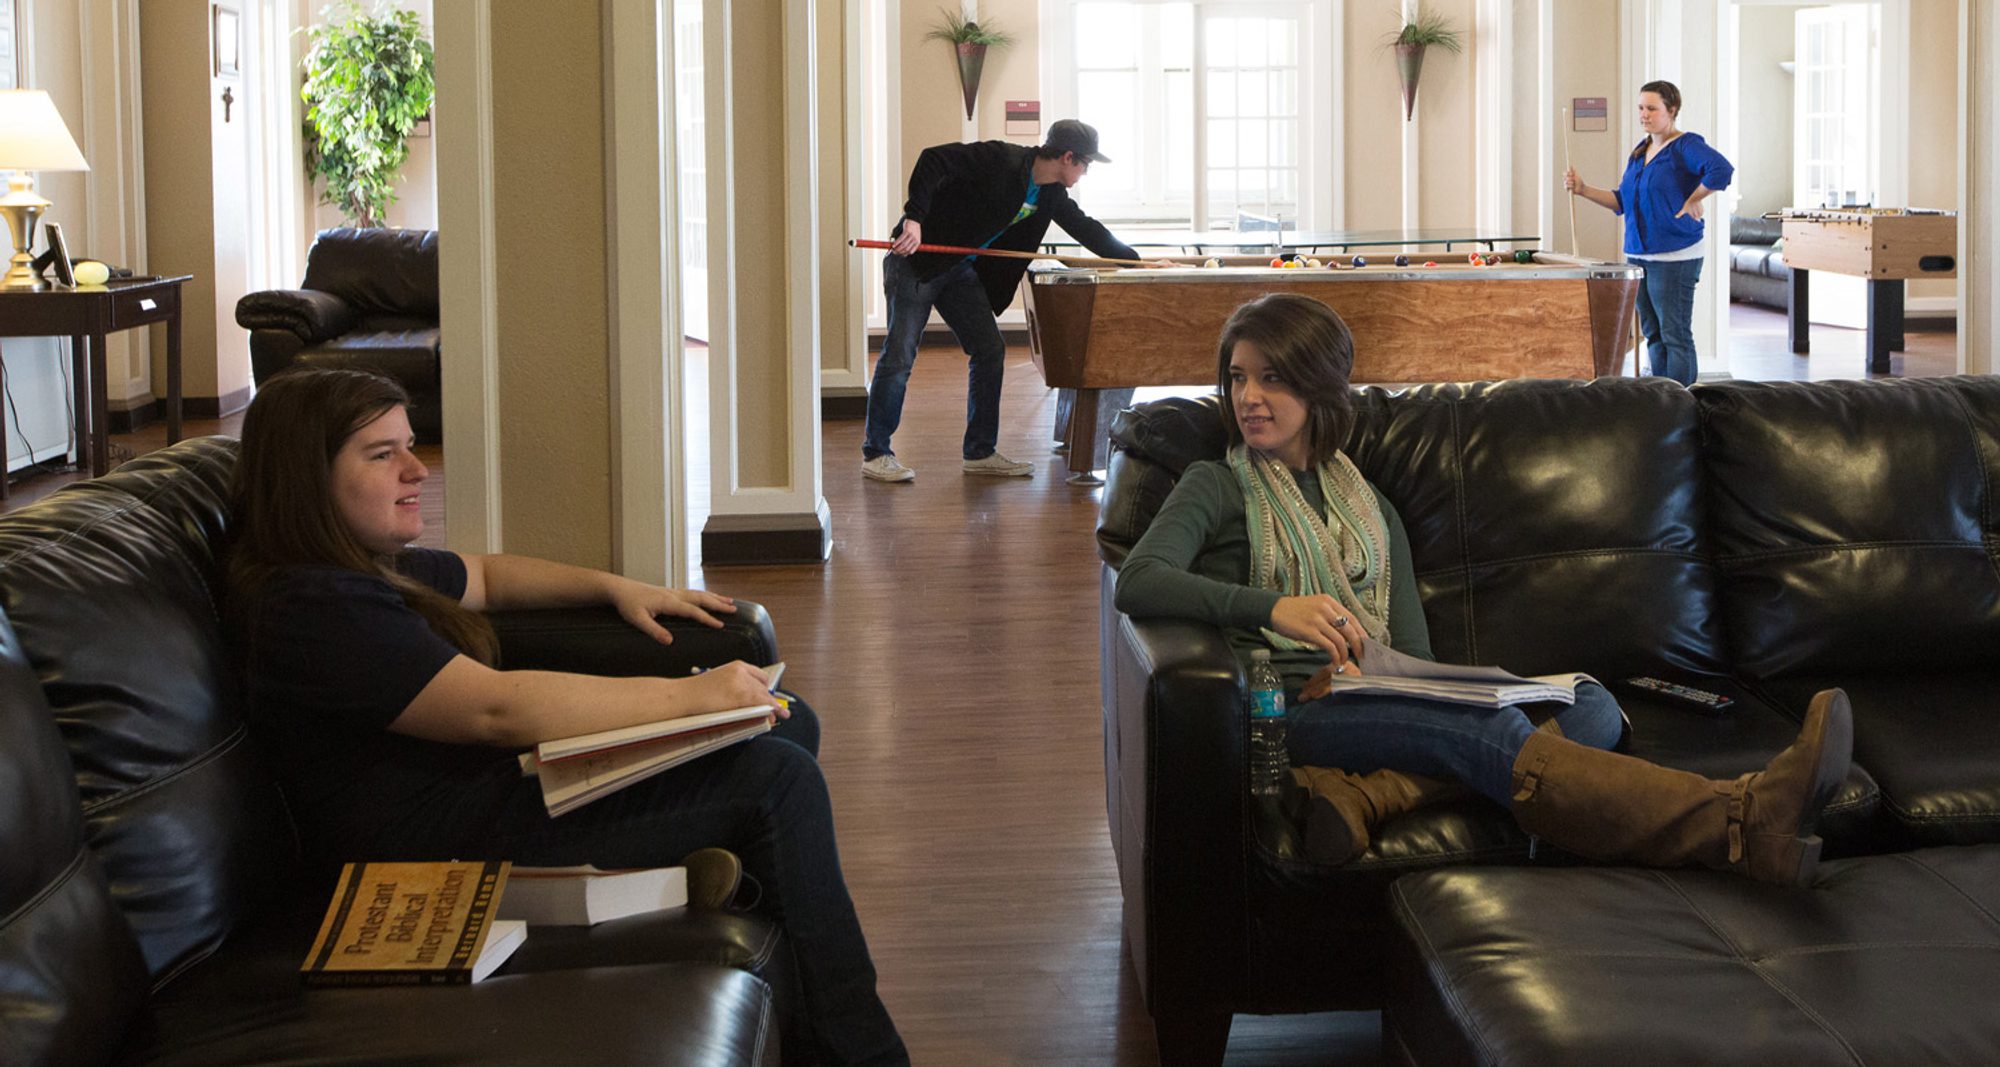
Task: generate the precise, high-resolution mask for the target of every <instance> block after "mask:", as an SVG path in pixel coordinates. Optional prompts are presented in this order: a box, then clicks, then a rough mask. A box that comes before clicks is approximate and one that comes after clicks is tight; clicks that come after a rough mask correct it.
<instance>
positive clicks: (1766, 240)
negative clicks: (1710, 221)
mask: <svg viewBox="0 0 2000 1067" xmlns="http://www.w3.org/2000/svg"><path fill="white" fill-rule="evenodd" d="M1784 236H1785V224H1784V221H1783V220H1782V219H1763V218H1746V217H1744V216H1742V215H1731V216H1729V299H1731V300H1742V301H1746V302H1748V303H1752V304H1761V305H1763V306H1764V307H1768V308H1776V309H1777V310H1779V311H1784V310H1786V309H1787V308H1788V307H1789V306H1790V305H1789V303H1788V300H1789V299H1790V287H1791V278H1792V271H1791V268H1790V267H1787V266H1785V253H1784V252H1783V250H1781V249H1779V248H1778V241H1779V240H1780V239H1781V238H1783V237H1784Z"/></svg>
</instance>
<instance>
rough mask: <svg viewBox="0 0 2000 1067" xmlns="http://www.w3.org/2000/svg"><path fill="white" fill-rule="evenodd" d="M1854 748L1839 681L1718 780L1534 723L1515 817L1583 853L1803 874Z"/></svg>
mask: <svg viewBox="0 0 2000 1067" xmlns="http://www.w3.org/2000/svg"><path fill="white" fill-rule="evenodd" d="M1853 751H1854V717H1853V713H1852V711H1851V710H1850V709H1849V708H1848V704H1847V694H1846V693H1843V692H1841V691H1840V690H1838V689H1828V690H1824V691H1822V692H1821V693H1820V694H1819V695H1818V696H1815V697H1813V700H1812V705H1811V706H1810V707H1809V708H1808V709H1807V711H1806V721H1805V726H1804V728H1802V729H1801V730H1800V731H1799V736H1798V740H1796V741H1793V742H1792V744H1791V747H1789V748H1787V749H1785V750H1784V751H1783V752H1780V753H1778V755H1777V756H1776V757H1775V758H1773V759H1772V760H1771V762H1770V764H1769V765H1767V766H1766V767H1765V768H1764V769H1763V770H1761V771H1758V772H1756V773H1754V774H1746V775H1744V776H1742V777H1741V778H1738V779H1736V780H1735V781H1729V782H1724V781H1716V780H1714V779H1710V778H1703V777H1701V776H1700V775H1697V774H1690V773H1688V772H1686V771H1676V770H1670V769H1668V768H1666V767H1661V766H1658V765H1656V764H1652V763H1647V762H1646V761H1645V760H1640V759H1634V758H1632V757H1630V756H1623V755H1619V754H1618V753H1616V752H1605V751H1602V750H1600V749H1594V748H1586V747H1584V746H1582V745H1578V744H1574V743H1572V742H1569V741H1564V740H1562V739H1561V738H1560V737H1557V736H1556V735H1554V734H1551V733H1544V732H1539V731H1538V732H1537V733H1535V734H1534V735H1533V736H1531V737H1529V738H1528V743H1527V744H1526V745H1523V746H1522V747H1521V753H1520V755H1519V756H1517V757H1515V759H1514V821H1515V822H1518V823H1520V824H1521V828H1522V829H1523V830H1526V831H1528V832H1529V833H1531V834H1534V835H1536V836H1538V837H1543V838H1546V839H1548V841H1549V842H1550V843H1552V844H1554V845H1557V846H1559V847H1561V848H1564V849H1567V850H1569V851H1571V852H1574V853H1576V854H1578V855H1580V856H1587V857H1589V858H1591V859H1598V860H1613V861H1629V862H1633V863H1642V864H1646V865H1648V866H1654V867H1676V866H1684V865H1687V864H1700V865H1702V866H1704V867H1713V868H1716V869H1718V870H1724V869H1726V870H1733V871H1737V872H1739V873H1741V874H1744V875H1747V876H1749V877H1751V878H1754V879H1756V880H1757V881H1760V882H1782V883H1788V884H1792V885H1809V884H1811V882H1812V879H1813V874H1814V872H1815V871H1816V870H1817V868H1818V864H1819V850H1820V839H1819V837H1818V836H1817V835H1816V834H1814V832H1813V831H1814V829H1815V828H1816V827H1817V826H1818V823H1819V813H1820V810H1821V809H1822V808H1825V807H1826V805H1827V802H1828V801H1830V800H1832V799H1833V794H1834V793H1835V792H1836V791H1837V790H1838V789H1839V788H1840V783H1841V782H1842V781H1843V780H1844V779H1845V778H1846V777H1847V768H1848V762H1849V760H1850V759H1851V758H1852V756H1853Z"/></svg>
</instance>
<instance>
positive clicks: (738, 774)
mask: <svg viewBox="0 0 2000 1067" xmlns="http://www.w3.org/2000/svg"><path fill="white" fill-rule="evenodd" d="M408 406H409V397H408V396H407V395H406V394H405V393H404V392H403V390H402V388H401V387H400V386H398V385H396V384H395V383H394V382H391V381H389V380H388V379H385V378H381V377H377V376H375V375H372V374H366V373H362V372H358V371H346V370H300V371H293V372H290V373H287V374H283V375H280V376H278V377H275V378H272V379H271V380H270V381H268V382H266V383H264V385H263V386H262V387H261V388H260V389H259V391H258V393H257V397H256V399H255V401H254V402H252V404H251V405H250V410H249V412H248V414H247V415H245V417H244V420H243V448H242V458H241V461H240V463H239V464H238V466H237V469H236V473H235V479H234V482H233V485H232V494H231V495H232V512H233V514H232V516H231V524H232V535H233V541H232V543H231V546H230V549H229V554H228V560H227V582H228V589H227V592H226V597H225V603H226V604H227V612H228V615H229V622H230V625H231V629H232V631H233V633H234V634H235V636H236V638H237V640H238V642H239V648H240V652H241V658H242V661H243V667H244V671H245V676H246V681H247V690H248V695H249V700H250V720H251V724H252V730H253V731H254V733H255V734H256V735H257V737H258V738H259V740H260V741H261V742H262V743H264V744H265V745H266V746H267V747H268V748H269V749H270V750H271V751H272V752H273V753H274V754H275V755H276V757H277V758H278V760H279V761H280V762H281V764H282V765H283V767H284V772H285V773H284V780H285V782H286V784H287V789H286V794H287V797H288V798H289V800H290V801H291V804H292V807H293V810H294V814H295V815H296V817H297V818H298V820H299V823H300V825H301V829H302V830H303V831H304V838H305V840H306V842H307V843H308V847H309V848H311V849H312V850H313V851H314V852H315V853H317V854H318V855H319V856H320V857H322V858H325V859H331V860H353V859H369V860H395V859H444V858H462V859H504V860H513V861H516V862H520V863H527V864H541V865H569V864H582V863H594V864H597V865H598V866H601V867H647V866H662V865H668V864H673V863H676V862H678V861H679V859H680V858H681V857H682V856H685V855H687V854H688V853H690V852H693V851H695V850H698V849H703V848H710V847H723V848H727V849H731V850H733V851H734V852H736V853H737V854H739V855H740V856H741V857H742V865H743V870H744V871H745V872H746V873H747V874H748V875H750V876H753V877H754V878H755V879H757V881H758V882H759V884H760V885H761V888H762V891H763V892H762V901H761V905H760V907H761V909H762V910H766V911H768V912H770V913H771V914H772V915H773V916H774V917H775V918H777V919H778V920H779V921H781V922H782V923H783V925H784V927H785V931H786V937H787V940H788V941H789V942H790V943H791V945H792V947H793V951H794V953H795V955H796V956H797V959H798V973H799V976H800V985H801V987H802V988H801V993H802V999H803V1001H804V1003H803V1006H802V1016H803V1019H804V1021H805V1023H806V1024H807V1027H808V1028H809V1029H810V1031H811V1035H812V1037H813V1039H814V1042H815V1043H816V1044H817V1046H818V1050H817V1051H818V1053H819V1054H820V1056H821V1057H823V1058H824V1059H825V1060H826V1061H827V1062H832V1063H871V1064H874V1063H879V1064H897V1063H908V1062H909V1057H908V1055H907V1053H906V1052H905V1051H904V1049H903V1044H902V1040H901V1038H900V1037H898V1036H897V1033H896V1028H895V1025H894V1024H893V1023H892V1022H891V1021H890V1019H889V1015H888V1012H887V1010H886V1009H884V1008H883V1006H882V1002H881V1000H880V998H879V997H877V995H876V992H875V969H874V965H873V964H872V963H871V962H870V960H869V956H868V947H867V943H866V941H865V939H864V938H863V936H862V933H861V927H860V924H859V922H858V921H857V919H856V918H855V914H854V905H853V902H852V900H851V899H850V898H849V897H848V893H847V888H846V884H845V882H844V881H843V879H842V877H841V872H840V859H839V854H838V852H837V850H836V848H835V845H834V837H833V817H832V810H831V807H830V805H829V802H828V798H827V792H826V782H825V780H824V779H823V778H822V777H821V776H820V771H819V764H818V763H817V762H816V761H815V760H814V756H813V754H814V752H816V751H817V748H818V723H817V720H816V718H815V717H814V716H813V714H812V712H811V710H810V709H809V708H807V707H806V706H805V705H804V704H803V703H802V702H796V701H795V702H793V703H792V706H791V713H790V717H789V718H788V719H787V720H786V721H784V722H782V723H780V724H779V725H778V727H777V728H776V729H774V730H773V731H771V732H770V733H769V734H766V735H764V736H761V737H758V738H755V739H752V740H750V741H748V742H744V743H742V744H738V745H733V746H730V747H728V748H726V749H723V750H720V751H717V752H714V753H711V754H709V755H707V756H704V757H703V758H701V759H698V760H695V761H693V762H690V763H687V764H684V765H682V766H680V767H676V768H673V769H671V770H668V771H666V772H665V773H663V774H660V775H657V776H655V777H653V778H649V779H647V780H645V781H643V782H639V783H636V784H634V785H632V786H629V787H627V788H625V789H623V790H620V791H619V792H617V793H614V794H612V795H610V796H607V797H604V798H603V799H600V800H598V801H595V802H593V803H591V804H589V805H587V806H585V807H583V808H579V809H577V810H575V811H572V812H569V813H567V814H565V815H564V816H563V817H562V818H561V819H559V820H558V819H551V818H550V816H549V815H548V813H547V811H546V809H545V808H544V806H543V804H542V799H541V793H540V790H539V789H538V787H537V786H536V785H535V783H534V780H533V779H529V778H524V777H522V775H521V771H520V766H519V763H518V762H517V760H516V756H517V754H518V753H519V752H520V751H521V750H523V749H525V748H527V747H529V746H531V745H533V744H535V743H536V742H539V741H544V740H548V739H551V738H556V737H565V736H571V735H576V734H582V733H590V732H593V731H597V730H607V729H612V728H616V727H620V726H629V725H634V724H637V723H641V722H649V721H653V720H657V719H662V718H673V717H677V716H683V715H692V714H699V713H702V712H711V711H721V710H726V709H729V708H737V707H744V706H748V705H752V704H762V703H766V702H768V698H767V694H768V691H769V683H768V679H767V678H766V677H765V675H764V673H763V671H761V670H760V669H758V668H757V667H754V666H752V665H750V664H747V663H742V662H735V663H730V664H727V665H725V666H722V667H718V668H716V669H714V670H710V671H707V672H705V673H702V674H699V675H695V676H693V677H689V678H672V679H669V678H603V677H595V676H590V675H580V674H566V673H560V672H554V671H533V670H503V669H499V668H497V667H496V665H495V663H494V658H495V656H494V654H495V649H496V641H495V638H494V634H493V629H492V627H491V625H489V624H488V623H487V621H486V620H485V618H484V617H483V616H482V615H481V614H480V613H481V612H482V611H485V610H488V609H501V608H538V607H558V606H564V605H582V604H610V605H613V606H615V607H616V608H617V610H618V612H619V614H620V615H622V616H623V617H624V618H625V619H626V620H627V621H628V622H630V623H631V624H632V625H633V626H635V627H637V628H638V629H640V630H641V631H644V632H645V633H647V634H650V635H652V636H653V637H654V639H656V640H659V641H662V642H668V641H671V640H672V636H671V635H670V634H669V633H668V631H667V630H666V629H665V628H664V627H662V626H660V624H659V622H658V621H657V617H658V616H662V615H668V616H678V617H683V618H690V619H694V620H697V621H700V622H703V623H706V624H709V625H714V626H720V625H721V623H720V622H719V621H718V620H717V619H716V618H715V615H716V614H718V613H721V614H726V613H729V612H733V611H734V610H735V605H734V604H733V603H732V602H731V601H730V600H729V598H727V597H722V596H717V595H715V594H713V593H707V592H699V591H679V590H672V589H663V588H660V587H657V586H652V585H647V584H645V583H643V582H637V581H633V580H631V579H628V578H623V577H620V576H618V575H613V574H607V573H605V572H603V571H595V570H590V569H587V568H583V567H572V566H567V565H564V564H559V563H552V562H549V561H546V560H538V559H531V558H528V557H524V556H508V555H462V554H459V553H456V552H446V551H441V550H431V549H417V548H410V547H408V546H409V543H410V542H411V541H413V540H415V539H416V537H417V536H418V535H419V534H420V533H421V532H422V531H423V516H422V512H421V507H420V505H421V500H420V493H421V488H422V486H423V482H424V480H425V478H426V477H428V474H429V472H428V470H426V468H425V467H424V464H423V463H422V461H420V460H419V459H418V458H417V457H416V455H415V454H414V453H413V452H412V451H411V447H412V445H413V443H414V438H413V437H412V435H411V432H410V423H409V417H408V413H407V408H408Z"/></svg>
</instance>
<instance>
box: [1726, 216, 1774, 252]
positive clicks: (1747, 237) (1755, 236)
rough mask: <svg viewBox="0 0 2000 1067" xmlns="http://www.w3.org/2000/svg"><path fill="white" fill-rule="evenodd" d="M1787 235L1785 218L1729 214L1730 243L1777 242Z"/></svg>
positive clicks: (1760, 243)
mask: <svg viewBox="0 0 2000 1067" xmlns="http://www.w3.org/2000/svg"><path fill="white" fill-rule="evenodd" d="M1784 236H1785V221H1784V220H1783V219H1766V218H1757V217H1753V216H1749V215H1731V216H1729V243H1730V244H1733V245H1769V244H1776V243H1778V240H1779V239H1780V238H1782V237H1784Z"/></svg>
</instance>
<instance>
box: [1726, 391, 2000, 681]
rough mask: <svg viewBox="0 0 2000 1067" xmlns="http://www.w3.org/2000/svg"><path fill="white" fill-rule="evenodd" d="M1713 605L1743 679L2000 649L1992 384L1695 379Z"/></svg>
mask: <svg viewBox="0 0 2000 1067" xmlns="http://www.w3.org/2000/svg"><path fill="white" fill-rule="evenodd" d="M1693 393H1694V395H1695V397H1696V399H1697V400H1698V401H1699V403H1700V405H1701V412H1702V426H1703V435H1704V437H1705V439H1706V440H1705V448H1704V451H1703V464H1704V466H1705V468H1706V471H1707V475H1708V482H1709V485H1710V487H1711V489H1710V494H1709V496H1710V502H1711V509H1712V515H1713V537H1712V540H1711V543H1712V545H1713V547H1714V550H1715V554H1716V558H1715V562H1716V567H1717V570H1718V572H1719V575H1720V580H1721V590H1722V593H1721V598H1720V599H1721V604H1720V606H1721V611H1722V615H1723V618H1724V620H1725V623H1726V624H1725V626H1724V627H1723V629H1724V631H1725V632H1726V633H1727V634H1728V640H1729V644H1730V647H1731V653H1732V655H1731V658H1732V660H1733V661H1734V662H1735V663H1736V665H1737V667H1738V669H1739V670H1741V671H1742V672H1743V673H1745V674H1746V675H1749V676H1751V677H1753V678H1775V677H1781V676H1784V675H1788V674H1801V675H1804V674H1811V675H1818V676H1836V675H1858V674H1867V673H1881V672H1898V671H1950V670H1954V669H1966V668H1971V667H1974V666H1975V665H1990V664H1991V663H1992V662H1993V660H1994V655H1995V652H1994V650H1995V649H2000V566H1996V564H1995V560H1996V558H2000V379H1995V378H1990V377H1961V378H1931V379H1920V380H1895V381H1888V380H1885V381H1866V382H1851V381H1850V382H1815V383H1810V384H1807V383H1799V382H1724V383H1718V384H1714V385H1702V386H1697V387H1696V388H1695V389H1694V390H1693Z"/></svg>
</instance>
